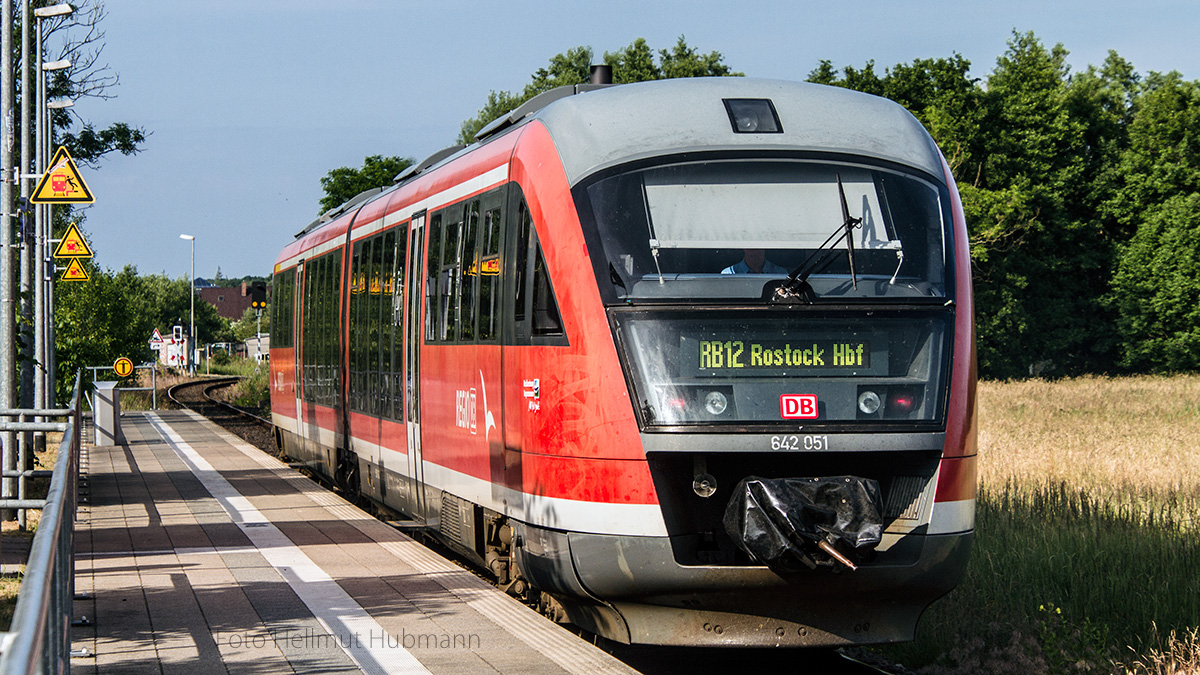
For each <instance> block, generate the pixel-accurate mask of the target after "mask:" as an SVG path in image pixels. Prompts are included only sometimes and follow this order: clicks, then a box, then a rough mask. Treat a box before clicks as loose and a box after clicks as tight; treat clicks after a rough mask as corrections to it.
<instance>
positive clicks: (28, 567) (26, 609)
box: [0, 375, 83, 675]
mask: <svg viewBox="0 0 1200 675" xmlns="http://www.w3.org/2000/svg"><path fill="white" fill-rule="evenodd" d="M81 380H82V378H81V375H76V376H75V393H74V395H73V396H72V397H71V406H70V418H69V419H70V421H69V422H68V425H69V426H68V429H67V431H66V432H65V433H64V434H63V439H62V443H61V444H59V446H58V460H57V461H56V462H55V464H54V475H53V477H52V478H51V479H50V490H49V492H47V494H46V500H45V508H43V509H42V519H41V521H40V522H39V523H38V530H37V534H36V535H34V538H33V544H32V545H31V547H30V550H29V559H28V560H27V562H26V563H25V578H24V579H22V581H21V591H20V595H18V597H17V607H16V611H15V612H14V613H13V618H12V624H11V626H10V628H9V632H8V633H5V634H3V638H2V640H0V675H10V674H15V673H22V674H32V673H64V672H69V671H70V667H71V614H72V612H73V605H74V600H75V507H76V500H77V497H78V491H79V451H80V447H81V442H82V439H83V434H82V426H83V414H82V408H81V396H80V382H81Z"/></svg>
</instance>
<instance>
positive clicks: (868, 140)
mask: <svg viewBox="0 0 1200 675" xmlns="http://www.w3.org/2000/svg"><path fill="white" fill-rule="evenodd" d="M739 116H741V117H739ZM746 116H749V117H750V118H753V119H743V118H745V117H746ZM772 116H773V119H772ZM532 119H537V120H540V121H541V122H542V123H543V124H544V125H545V126H546V128H547V129H548V130H549V132H550V135H551V137H552V138H553V139H554V142H555V144H556V145H557V147H558V150H559V154H560V156H561V157H562V162H563V166H564V168H565V169H566V174H567V178H568V180H569V182H570V183H571V184H572V185H574V184H575V183H577V182H578V181H580V180H581V179H583V178H584V177H586V176H589V175H591V174H593V173H595V172H596V171H600V170H603V169H606V168H609V167H613V166H617V165H621V164H625V163H628V162H633V161H638V160H640V159H648V158H651V157H657V156H663V155H681V154H686V153H689V152H696V151H704V152H713V151H746V150H767V151H790V152H797V151H800V152H819V153H832V154H844V155H851V156H860V157H870V158H874V159H881V160H886V161H891V162H896V163H898V164H902V165H905V166H910V167H914V168H916V169H920V170H922V171H924V172H925V173H927V174H929V176H931V177H933V178H935V179H938V182H944V181H943V180H942V159H941V154H940V153H939V151H938V149H937V147H936V146H935V145H934V142H933V139H932V138H931V137H930V136H929V133H928V132H927V131H926V130H925V128H924V127H923V126H922V125H921V123H920V122H918V121H917V119H916V118H915V117H913V116H912V114H911V113H909V112H908V111H907V110H906V109H905V108H904V107H903V106H901V105H899V104H897V103H895V102H893V101H889V100H887V99H884V98H880V97H878V96H872V95H869V94H863V93H860V92H855V91H851V90H848V89H842V88H839V87H830V86H825V85H818V84H812V83H807V82H788V81H782V80H759V79H748V78H738V77H714V78H690V79H676V80H658V81H654V82H640V83H634V84H624V85H619V86H611V87H605V88H597V89H591V90H585V91H581V92H580V93H579V94H577V95H574V96H562V97H557V98H554V99H553V100H552V101H551V102H550V103H548V104H547V105H545V106H544V107H542V108H541V109H539V110H536V111H535V112H532V113H530V114H529V115H528V117H527V118H526V119H525V120H520V121H519V122H517V124H520V123H522V122H526V121H528V120H532ZM739 125H741V126H740V128H739Z"/></svg>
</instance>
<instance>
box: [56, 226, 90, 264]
mask: <svg viewBox="0 0 1200 675" xmlns="http://www.w3.org/2000/svg"><path fill="white" fill-rule="evenodd" d="M54 257H55V258H90V257H92V249H91V247H89V246H88V245H87V241H85V240H84V238H83V235H82V234H80V233H79V228H78V227H75V223H71V224H70V225H68V226H67V233H66V234H65V235H63V238H62V241H60V242H58V248H56V249H54Z"/></svg>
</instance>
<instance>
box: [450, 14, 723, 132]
mask: <svg viewBox="0 0 1200 675" xmlns="http://www.w3.org/2000/svg"><path fill="white" fill-rule="evenodd" d="M604 62H605V63H606V64H607V65H610V66H612V68H613V82H614V83H617V84H625V83H629V82H645V81H648V80H661V79H667V78H676V77H716V76H740V75H741V74H742V73H736V72H733V71H732V70H731V69H730V68H729V66H727V65H725V63H724V57H723V56H722V55H721V53H720V52H716V51H713V52H709V53H708V54H701V53H699V52H697V51H696V50H695V49H694V48H692V47H689V46H688V44H687V40H686V39H684V37H683V36H680V37H679V40H678V42H676V43H675V45H674V46H673V47H672V48H671V49H670V50H666V49H661V50H659V51H658V62H657V63H656V62H655V60H654V52H653V51H652V50H651V49H650V46H649V45H647V44H646V41H645V40H644V39H642V38H638V39H637V40H634V41H633V42H632V43H631V44H629V45H628V46H626V47H624V48H622V49H620V50H618V51H616V52H611V53H610V52H605V53H604ZM592 63H594V60H593V52H592V49H591V47H575V48H573V49H569V50H567V51H566V52H565V53H561V54H555V55H554V56H553V57H551V58H550V63H549V65H547V67H545V68H538V70H537V72H535V73H534V74H533V77H532V79H531V81H530V83H529V84H527V85H525V88H524V89H523V90H522V91H521V93H519V94H514V93H511V92H496V91H492V92H489V93H488V98H487V103H486V104H485V105H484V107H483V108H480V110H479V113H478V114H476V115H475V116H474V117H472V118H471V119H468V120H466V121H464V122H463V123H462V127H461V128H460V131H459V134H458V143H460V144H462V145H469V144H470V143H472V142H474V140H475V134H477V133H479V130H480V129H482V128H483V127H485V126H487V124H488V123H489V122H491V121H492V120H494V119H497V118H499V117H501V116H503V115H506V114H508V113H509V112H511V111H513V110H515V109H516V108H517V107H519V106H520V105H521V104H522V103H524V102H526V101H528V100H529V99H531V98H533V97H534V96H537V95H538V94H540V93H542V92H544V91H549V90H551V89H554V88H555V87H562V86H567V85H573V84H583V83H585V82H587V81H588V80H589V79H590V77H591V66H592Z"/></svg>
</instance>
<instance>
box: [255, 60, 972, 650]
mask: <svg viewBox="0 0 1200 675" xmlns="http://www.w3.org/2000/svg"><path fill="white" fill-rule="evenodd" d="M273 313H274V314H273V317H272V329H273V330H272V333H273V334H272V342H271V355H270V356H271V359H270V363H271V378H272V379H271V387H272V391H271V393H272V416H273V421H274V424H275V428H276V434H277V440H278V442H279V444H280V446H281V447H282V448H283V450H284V451H285V452H286V454H287V455H289V456H290V457H293V458H296V459H298V460H300V461H304V462H307V463H308V464H309V465H310V466H312V467H314V469H315V470H316V471H318V472H319V473H322V474H325V475H327V476H328V477H330V478H331V479H333V480H335V481H337V482H338V483H340V484H342V485H343V486H345V487H346V488H347V489H350V490H353V491H357V492H359V493H361V494H362V495H363V496H365V497H367V498H369V499H371V500H373V501H375V502H377V503H378V504H381V505H384V506H386V507H388V508H390V509H394V510H396V511H398V512H401V513H403V514H406V516H407V517H409V518H411V519H412V520H413V521H415V523H417V524H418V525H419V526H422V527H424V528H426V529H427V531H429V532H430V533H432V534H434V535H436V536H437V537H439V538H440V539H441V540H442V541H444V542H445V543H446V544H448V545H449V546H451V547H453V548H455V549H457V550H458V551H459V552H461V553H462V554H463V555H466V556H468V557H469V558H471V559H472V560H474V561H475V562H476V563H477V564H479V565H481V566H482V567H485V568H486V569H488V570H490V571H491V573H493V574H494V575H495V576H496V577H497V580H498V582H499V583H500V584H501V585H502V587H505V588H507V589H509V590H511V591H512V592H514V593H525V592H537V593H540V594H541V597H543V598H544V599H545V600H546V601H547V602H549V603H552V604H553V605H554V607H555V608H556V610H561V611H562V613H563V614H564V615H565V617H566V618H567V619H569V620H570V621H572V622H573V623H576V624H578V625H580V626H582V627H584V628H586V629H589V630H591V631H594V632H595V633H597V634H599V635H602V636H605V637H607V638H610V639H613V640H617V641H621V642H632V643H649V644H688V645H840V644H861V643H878V642H890V641H902V640H909V639H912V637H913V634H914V631H915V629H916V624H917V621H918V619H919V617H920V615H921V613H922V612H923V611H924V609H925V608H926V607H927V606H928V605H929V604H930V603H931V602H932V601H933V600H935V599H936V598H937V597H939V596H941V595H943V594H945V593H946V592H947V591H949V590H950V589H951V588H952V587H953V586H954V585H955V584H956V583H958V581H959V580H960V579H961V577H962V575H963V572H964V569H965V566H966V561H967V559H968V555H969V552H970V548H971V541H972V537H973V531H974V518H975V489H976V487H975V473H976V471H975V467H976V426H975V419H976V405H975V379H976V374H975V352H974V324H973V316H972V313H973V309H972V292H971V277H970V256H969V249H968V243H967V232H966V226H965V222H964V218H963V211H962V206H961V204H960V201H959V197H958V193H957V190H956V188H955V184H954V180H953V178H952V177H951V172H950V169H949V167H948V165H947V163H946V161H945V159H944V158H943V156H942V154H941V153H940V152H939V150H938V149H937V147H936V146H935V144H934V142H933V140H932V139H931V137H930V136H929V134H928V133H927V132H926V131H925V129H924V128H923V127H922V126H921V124H920V123H919V122H918V121H917V120H916V119H914V118H913V116H912V115H910V114H909V113H908V112H907V111H905V110H904V109H903V108H902V107H901V106H899V105H897V104H895V103H893V102H890V101H887V100H885V99H882V98H878V97H873V96H869V95H865V94H860V93H856V92H852V91H847V90H843V89H838V88H832V87H825V86H820V85H814V84H807V83H793V82H782V81H767V80H754V79H743V78H703V79H692V80H669V81H660V82H650V83H639V84H627V85H618V86H599V85H579V86H575V87H565V88H562V89H557V90H553V91H550V92H547V93H545V94H542V95H541V96H539V97H537V98H535V99H533V100H531V101H530V102H529V103H527V104H526V105H524V106H522V107H521V108H518V109H517V110H515V111H513V112H512V113H510V114H509V115H507V116H505V117H503V118H501V119H498V120H496V121H495V122H493V123H492V124H491V125H489V126H488V127H485V128H484V129H483V130H482V131H481V132H480V134H479V135H478V136H477V142H476V143H474V144H472V145H470V146H468V147H465V148H451V149H448V150H447V151H443V152H442V153H439V154H437V155H435V156H433V157H431V158H430V159H429V160H426V161H425V162H422V163H420V164H419V165H416V166H414V167H412V168H410V169H408V170H406V171H405V172H404V173H402V174H401V175H399V176H397V178H396V181H395V184H394V185H393V186H391V187H390V188H388V189H386V190H382V191H377V192H375V193H373V194H366V195H361V196H360V198H357V199H356V200H352V201H351V202H350V203H348V204H347V205H345V206H343V207H339V208H338V209H334V210H333V211H331V212H329V213H327V214H325V215H324V216H322V217H321V218H320V219H318V221H316V222H314V223H313V224H312V225H310V226H309V227H308V228H306V229H305V230H304V231H303V232H301V233H300V234H299V235H297V238H296V241H294V242H293V243H291V244H289V245H288V246H287V247H286V248H284V250H283V251H282V253H281V254H280V255H279V258H278V261H277V262H276V264H275V268H274V302H273ZM842 476H846V477H855V478H856V479H861V480H862V481H863V482H865V483H869V484H870V485H871V490H872V500H871V503H872V504H873V505H874V506H873V509H874V511H875V512H876V513H875V514H874V517H875V518H876V520H877V523H878V526H877V528H876V530H877V534H878V536H877V537H876V538H875V540H874V541H872V542H871V545H870V546H869V547H868V549H869V550H865V551H862V550H845V548H844V547H843V549H844V550H843V551H842V555H838V553H837V552H836V551H834V550H831V549H836V548H837V547H836V546H834V547H830V546H827V545H825V544H822V545H821V546H820V548H811V547H810V548H809V549H807V552H806V553H803V554H799V555H798V556H797V558H798V559H802V560H803V561H804V562H805V563H806V564H805V565H787V564H783V565H780V564H766V563H765V562H764V561H763V560H762V559H761V557H760V556H756V555H755V554H754V552H753V550H752V549H749V548H748V547H747V545H746V544H747V541H742V540H740V538H742V537H744V538H746V539H747V540H749V539H750V538H753V536H755V535H754V534H753V533H751V534H746V533H745V532H743V531H741V530H738V529H737V528H735V527H731V526H729V525H728V521H730V520H731V518H730V514H731V513H732V512H733V511H735V510H736V509H735V508H734V506H733V504H734V503H735V502H737V503H739V504H743V505H744V503H745V502H746V496H745V493H744V491H745V489H746V485H747V482H748V481H750V482H753V481H755V480H757V479H760V478H761V479H802V480H804V481H812V480H816V479H824V478H831V477H842ZM839 480H840V478H839ZM739 508H740V507H739ZM755 508H758V509H759V511H758V512H757V514H756V515H755V514H751V515H753V516H755V517H758V516H761V517H763V518H766V519H768V520H769V519H772V518H773V519H776V520H778V519H780V518H781V517H782V518H784V519H786V518H787V517H788V516H789V514H788V513H783V512H782V511H787V510H788V509H787V507H786V506H784V507H780V508H781V512H779V513H767V511H769V510H770V507H769V505H766V504H759V505H758V506H757V507H755ZM750 510H751V511H753V510H754V509H753V508H752V509H750ZM818 510H819V509H818ZM734 515H735V516H737V514H734ZM743 515H744V514H743ZM792 515H794V514H792ZM858 515H862V514H858ZM856 517H857V516H856ZM733 520H737V517H735V518H733ZM743 520H745V519H743ZM743 524H744V523H743ZM821 528H824V529H822V530H821V531H831V530H830V528H829V527H824V526H820V525H819V524H818V529H821ZM793 534H794V533H793ZM759 535H761V532H760V533H759ZM789 536H790V535H789ZM785 538H786V537H785ZM793 539H796V537H793ZM829 539H830V540H832V539H833V537H832V536H830V537H829ZM802 543H803V542H801V543H797V542H796V541H792V543H791V544H788V545H789V546H795V547H801V544H802ZM809 543H811V542H809ZM801 548H802V547H801ZM796 550H797V552H799V551H800V548H797V549H796ZM835 558H839V559H841V561H842V562H834V559H835ZM852 567H853V569H852Z"/></svg>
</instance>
